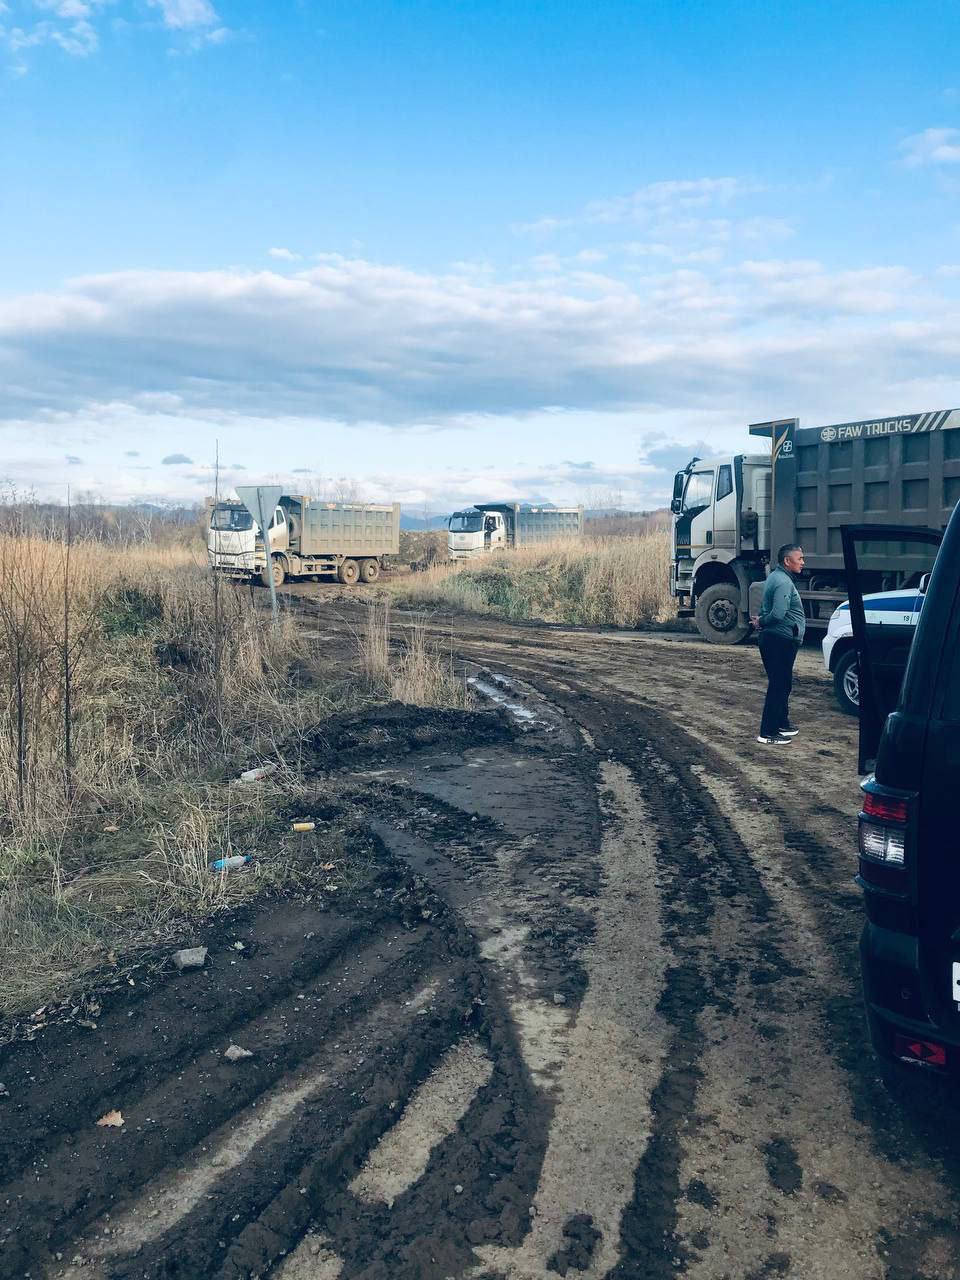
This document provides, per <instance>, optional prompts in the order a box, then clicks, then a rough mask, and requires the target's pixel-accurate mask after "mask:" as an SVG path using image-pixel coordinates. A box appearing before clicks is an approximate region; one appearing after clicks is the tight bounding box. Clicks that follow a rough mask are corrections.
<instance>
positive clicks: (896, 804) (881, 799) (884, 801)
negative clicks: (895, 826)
mask: <svg viewBox="0 0 960 1280" xmlns="http://www.w3.org/2000/svg"><path fill="white" fill-rule="evenodd" d="M863 812H864V813H865V814H866V816H867V817H868V818H879V819H880V820H881V821H883V822H903V823H906V822H907V819H908V818H909V817H910V801H909V800H908V799H907V797H906V796H885V795H882V794H880V793H879V792H875V791H868V792H867V793H866V795H865V796H864V798H863Z"/></svg>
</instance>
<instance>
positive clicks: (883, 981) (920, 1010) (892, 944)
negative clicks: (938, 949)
mask: <svg viewBox="0 0 960 1280" xmlns="http://www.w3.org/2000/svg"><path fill="white" fill-rule="evenodd" d="M860 972H861V974H862V976H863V996H864V1003H865V1005H866V1011H867V1022H868V1024H869V1027H870V1039H871V1041H872V1043H873V1047H874V1050H875V1051H876V1052H877V1054H879V1056H880V1057H882V1058H887V1059H890V1060H893V1061H899V1062H910V1063H912V1064H914V1065H919V1066H925V1067H926V1068H927V1069H928V1070H934V1071H937V1072H939V1073H940V1074H943V1073H944V1072H947V1073H951V1074H955V1073H960V1033H958V1032H957V1031H955V1030H953V1029H951V1030H949V1031H947V1030H945V1029H944V1028H943V1027H941V1026H940V1025H938V1024H937V1022H935V1021H933V1020H932V1019H931V1018H930V1017H929V1015H928V1012H927V1002H926V1001H925V1000H924V998H923V990H924V986H925V981H924V978H925V975H924V974H923V973H922V972H921V968H920V960H919V949H918V943H917V938H916V937H915V936H914V935H913V934H910V933H900V932H898V931H895V930H893V929H884V928H882V927H881V926H880V925H876V924H874V923H872V922H871V921H869V920H868V921H867V923H866V924H865V925H864V928H863V933H862V934H861V936H860ZM904 1039H906V1040H908V1041H911V1040H912V1041H917V1042H921V1043H924V1044H930V1043H934V1044H936V1045H939V1046H942V1047H943V1049H944V1051H945V1059H946V1060H945V1063H943V1064H934V1063H931V1062H921V1061H919V1060H918V1059H917V1058H915V1057H913V1056H911V1055H908V1054H905V1053H904V1051H903V1043H902V1042H903V1041H904Z"/></svg>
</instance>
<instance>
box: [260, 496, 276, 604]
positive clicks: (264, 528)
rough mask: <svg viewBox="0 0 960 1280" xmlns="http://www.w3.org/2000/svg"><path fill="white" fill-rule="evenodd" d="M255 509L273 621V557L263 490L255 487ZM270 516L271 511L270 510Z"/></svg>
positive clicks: (274, 589)
mask: <svg viewBox="0 0 960 1280" xmlns="http://www.w3.org/2000/svg"><path fill="white" fill-rule="evenodd" d="M257 511H258V512H259V513H260V533H261V536H262V537H263V554H264V558H265V560H266V565H267V584H268V586H269V587H270V616H271V618H272V619H273V621H274V622H277V621H278V620H279V617H280V614H279V611H278V609H277V588H276V585H275V583H274V581H273V559H272V557H271V555H270V530H269V528H268V524H267V520H266V517H265V516H264V511H263V490H262V489H261V488H260V487H259V486H258V487H257ZM270 515H271V518H272V517H273V512H272V511H271V512H270Z"/></svg>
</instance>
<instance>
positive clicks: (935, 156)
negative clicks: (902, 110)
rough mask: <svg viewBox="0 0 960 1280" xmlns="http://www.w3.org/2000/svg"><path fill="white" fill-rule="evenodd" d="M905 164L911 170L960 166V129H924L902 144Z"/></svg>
mask: <svg viewBox="0 0 960 1280" xmlns="http://www.w3.org/2000/svg"><path fill="white" fill-rule="evenodd" d="M900 154H901V155H902V156H903V162H904V164H906V165H907V166H908V167H909V168H911V169H916V168H919V167H921V166H926V165H942V164H960V129H924V130H923V132H922V133H914V134H911V135H910V137H909V138H904V140H903V142H901V143H900Z"/></svg>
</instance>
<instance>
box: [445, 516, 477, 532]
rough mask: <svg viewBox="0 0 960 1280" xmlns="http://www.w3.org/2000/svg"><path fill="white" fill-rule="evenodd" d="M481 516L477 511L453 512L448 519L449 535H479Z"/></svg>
mask: <svg viewBox="0 0 960 1280" xmlns="http://www.w3.org/2000/svg"><path fill="white" fill-rule="evenodd" d="M482 528H483V516H482V515H481V513H480V512H479V511H455V512H454V513H453V515H452V516H451V517H450V532H451V533H479V532H480V530H481V529H482Z"/></svg>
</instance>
